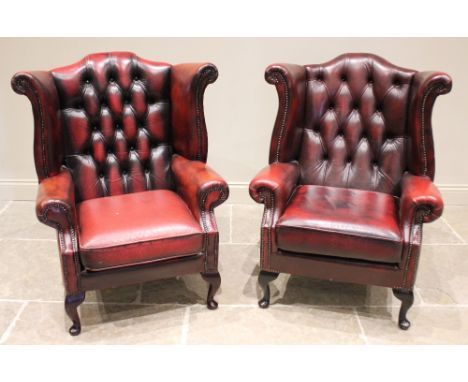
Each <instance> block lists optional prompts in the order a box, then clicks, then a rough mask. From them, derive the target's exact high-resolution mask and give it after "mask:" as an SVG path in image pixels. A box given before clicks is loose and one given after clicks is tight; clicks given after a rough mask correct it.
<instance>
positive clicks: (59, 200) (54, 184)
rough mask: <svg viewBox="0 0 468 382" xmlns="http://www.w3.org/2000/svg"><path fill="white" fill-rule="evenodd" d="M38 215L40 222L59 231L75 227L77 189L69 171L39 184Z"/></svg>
mask: <svg viewBox="0 0 468 382" xmlns="http://www.w3.org/2000/svg"><path fill="white" fill-rule="evenodd" d="M36 215H37V218H38V219H39V221H41V222H42V223H44V224H47V225H49V226H51V227H54V228H57V229H62V230H64V229H68V228H71V227H73V226H74V225H75V221H76V211H75V187H74V184H73V179H72V176H71V174H70V172H69V171H68V170H66V169H62V170H61V171H60V172H59V173H58V174H57V175H54V176H51V177H49V178H46V179H44V180H43V181H42V182H41V183H40V184H39V190H38V193H37V199H36Z"/></svg>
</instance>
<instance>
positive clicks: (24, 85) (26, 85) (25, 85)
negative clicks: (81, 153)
mask: <svg viewBox="0 0 468 382" xmlns="http://www.w3.org/2000/svg"><path fill="white" fill-rule="evenodd" d="M16 83H17V87H18V88H19V89H22V90H23V91H24V92H25V93H26V92H27V90H30V91H32V94H33V95H34V97H35V98H36V101H37V104H38V105H39V120H40V128H41V129H40V131H41V148H42V153H41V154H42V162H43V164H44V174H45V176H46V177H49V166H48V164H47V156H46V150H45V143H44V142H45V137H44V130H45V121H44V110H43V104H42V102H41V97H40V96H39V93H38V92H37V90H36V89H35V88H34V86H30V82H29V81H28V80H27V79H26V78H19V79H18V80H17V81H16Z"/></svg>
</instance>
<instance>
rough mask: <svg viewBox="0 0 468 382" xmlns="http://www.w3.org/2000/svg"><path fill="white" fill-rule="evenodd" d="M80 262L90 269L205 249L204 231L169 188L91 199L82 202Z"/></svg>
mask: <svg viewBox="0 0 468 382" xmlns="http://www.w3.org/2000/svg"><path fill="white" fill-rule="evenodd" d="M78 219H79V226H80V232H79V247H80V255H81V261H82V263H83V265H84V267H85V268H87V269H89V270H102V269H108V268H116V267H122V266H129V265H137V264H142V263H148V262H153V261H158V260H164V259H168V258H174V257H181V256H187V255H193V254H197V253H200V252H202V249H203V240H204V234H203V231H202V229H201V227H200V224H198V222H197V221H196V220H195V218H194V217H193V215H192V213H191V212H190V210H189V209H188V207H187V205H186V204H185V202H184V201H183V200H182V199H181V198H180V197H179V196H178V195H177V194H176V193H175V192H172V191H169V190H154V191H143V192H137V193H131V194H124V195H116V196H108V197H103V198H97V199H89V200H86V201H84V202H82V203H80V204H79V205H78Z"/></svg>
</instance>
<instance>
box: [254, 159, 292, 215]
mask: <svg viewBox="0 0 468 382" xmlns="http://www.w3.org/2000/svg"><path fill="white" fill-rule="evenodd" d="M299 173H300V170H299V165H298V163H297V162H288V163H281V162H275V163H272V164H270V165H268V166H267V167H265V168H264V169H262V170H260V172H259V173H258V174H257V175H256V176H255V178H254V179H253V180H252V181H251V182H250V185H249V193H250V196H251V197H252V199H253V200H255V201H256V202H257V203H266V202H267V200H266V195H265V191H267V192H270V193H271V194H272V195H273V201H272V203H273V206H272V207H274V208H275V209H277V210H278V213H281V212H282V211H283V210H284V207H286V203H287V202H288V200H289V197H290V196H291V193H292V192H293V190H294V188H295V187H296V185H297V182H298V179H299Z"/></svg>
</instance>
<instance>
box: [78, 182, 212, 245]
mask: <svg viewBox="0 0 468 382" xmlns="http://www.w3.org/2000/svg"><path fill="white" fill-rule="evenodd" d="M143 192H144V191H143ZM202 234H203V233H202V232H197V233H190V234H187V235H176V236H172V237H165V238H160V239H149V240H141V241H134V242H132V243H123V244H117V245H113V246H105V247H99V248H93V247H88V248H86V247H83V245H82V246H81V248H80V249H81V252H93V251H101V250H108V249H119V248H126V247H132V246H135V247H137V246H139V245H141V246H144V245H150V244H158V243H160V242H164V241H167V240H172V239H189V238H191V237H196V236H199V235H202ZM196 253H198V252H196Z"/></svg>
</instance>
